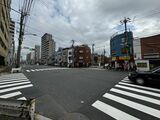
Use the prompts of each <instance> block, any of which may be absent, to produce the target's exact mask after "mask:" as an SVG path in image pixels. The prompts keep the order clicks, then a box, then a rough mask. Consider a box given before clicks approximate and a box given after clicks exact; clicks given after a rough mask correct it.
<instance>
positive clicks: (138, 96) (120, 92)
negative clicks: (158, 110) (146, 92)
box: [110, 88, 160, 105]
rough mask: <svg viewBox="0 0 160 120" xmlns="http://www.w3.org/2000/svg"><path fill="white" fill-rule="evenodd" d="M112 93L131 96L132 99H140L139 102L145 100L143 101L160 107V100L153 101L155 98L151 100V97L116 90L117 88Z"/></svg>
mask: <svg viewBox="0 0 160 120" xmlns="http://www.w3.org/2000/svg"><path fill="white" fill-rule="evenodd" d="M110 91H112V92H115V93H119V94H122V95H126V96H129V97H132V98H136V99H139V100H143V101H147V102H150V103H154V104H157V105H160V100H157V99H153V98H150V97H146V96H142V95H138V94H134V93H130V92H126V91H124V90H119V89H116V88H112V89H111V90H110Z"/></svg>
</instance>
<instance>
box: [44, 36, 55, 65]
mask: <svg viewBox="0 0 160 120" xmlns="http://www.w3.org/2000/svg"><path fill="white" fill-rule="evenodd" d="M54 57H55V42H54V40H53V39H52V35H51V34H48V33H45V34H44V35H43V36H42V38H41V62H42V64H52V62H53V61H54Z"/></svg>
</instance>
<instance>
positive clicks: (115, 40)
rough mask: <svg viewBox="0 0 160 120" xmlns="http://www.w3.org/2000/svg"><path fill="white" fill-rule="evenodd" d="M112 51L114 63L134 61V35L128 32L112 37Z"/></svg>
mask: <svg viewBox="0 0 160 120" xmlns="http://www.w3.org/2000/svg"><path fill="white" fill-rule="evenodd" d="M110 51H111V54H110V55H111V57H112V61H117V62H124V61H133V33H132V32H127V33H122V34H117V35H114V36H112V37H111V40H110Z"/></svg>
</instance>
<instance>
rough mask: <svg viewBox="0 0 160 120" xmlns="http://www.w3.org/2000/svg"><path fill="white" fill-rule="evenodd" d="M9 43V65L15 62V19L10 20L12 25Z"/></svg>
mask: <svg viewBox="0 0 160 120" xmlns="http://www.w3.org/2000/svg"><path fill="white" fill-rule="evenodd" d="M9 32H10V34H9V36H10V38H9V44H8V48H9V49H8V60H7V61H8V65H14V64H15V62H14V61H15V57H14V54H15V42H14V32H15V22H14V21H13V20H10V26H9Z"/></svg>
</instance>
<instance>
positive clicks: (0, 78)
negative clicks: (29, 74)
mask: <svg viewBox="0 0 160 120" xmlns="http://www.w3.org/2000/svg"><path fill="white" fill-rule="evenodd" d="M17 78H26V77H25V76H18V77H8V78H2V77H0V80H8V79H17Z"/></svg>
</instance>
